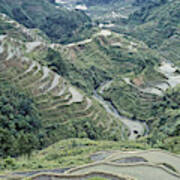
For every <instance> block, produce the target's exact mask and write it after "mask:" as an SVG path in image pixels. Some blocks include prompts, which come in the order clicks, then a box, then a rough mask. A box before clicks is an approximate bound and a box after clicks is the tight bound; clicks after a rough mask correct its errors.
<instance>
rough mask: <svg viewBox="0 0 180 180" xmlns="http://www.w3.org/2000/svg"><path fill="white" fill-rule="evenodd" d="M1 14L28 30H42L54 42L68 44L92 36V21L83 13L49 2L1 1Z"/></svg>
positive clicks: (44, 0) (43, 0) (33, 0)
mask: <svg viewBox="0 0 180 180" xmlns="http://www.w3.org/2000/svg"><path fill="white" fill-rule="evenodd" d="M0 12H1V13H5V14H7V15H8V16H10V17H11V18H13V19H15V20H16V21H18V22H19V23H20V24H23V25H25V26H26V27H28V28H39V29H41V30H42V31H43V32H44V33H45V34H46V35H47V36H48V37H49V38H50V39H51V40H52V41H53V42H61V43H68V42H71V41H78V40H81V39H84V38H86V37H87V36H89V35H90V34H91V27H92V25H91V20H90V19H89V17H88V16H87V15H85V14H84V13H83V12H81V11H69V10H66V9H64V8H58V9H57V8H56V6H55V5H54V4H51V3H49V1H48V0H38V1H36V0H32V1H28V0H25V1H24V0H14V1H13V2H12V1H6V0H1V1H0Z"/></svg>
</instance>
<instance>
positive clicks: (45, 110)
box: [0, 15, 122, 147]
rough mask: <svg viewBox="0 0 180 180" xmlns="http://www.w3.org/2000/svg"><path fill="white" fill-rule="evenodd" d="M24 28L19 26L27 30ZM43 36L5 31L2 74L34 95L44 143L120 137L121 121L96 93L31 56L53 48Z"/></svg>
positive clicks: (3, 78)
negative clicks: (90, 94) (88, 93)
mask: <svg viewBox="0 0 180 180" xmlns="http://www.w3.org/2000/svg"><path fill="white" fill-rule="evenodd" d="M1 20H2V21H4V23H7V24H9V19H8V18H7V17H5V16H3V15H1ZM11 23H12V24H13V23H14V22H13V21H11ZM21 28H22V29H21ZM21 28H20V29H19V30H23V31H26V29H25V28H23V27H21ZM29 33H30V32H29ZM20 34H21V35H22V33H20ZM30 34H31V33H30ZM12 36H13V34H12ZM32 37H33V35H32ZM24 38H25V37H24ZM39 39H40V38H39ZM39 39H34V40H33V42H32V41H28V40H26V42H23V41H21V40H20V39H18V37H17V36H16V38H13V37H11V35H10V34H9V35H1V36H0V42H1V46H0V47H1V52H0V54H1V57H0V60H1V68H0V76H1V79H2V80H3V81H7V80H8V81H9V82H13V83H14V84H15V85H16V86H18V87H20V89H22V90H23V91H26V92H28V93H29V95H30V96H31V97H33V99H34V102H35V104H36V106H37V109H38V111H39V113H40V116H41V117H40V118H41V123H42V127H41V130H42V131H43V132H44V133H43V134H42V137H41V138H42V147H43V146H47V145H48V144H52V143H53V142H55V141H57V140H59V139H65V138H70V137H88V138H91V139H114V140H120V139H121V137H122V133H121V121H119V120H117V119H116V118H115V117H113V116H111V115H110V114H108V113H107V112H106V111H105V109H104V108H103V107H102V106H101V105H100V104H99V103H98V102H97V101H96V100H94V99H93V98H92V97H88V96H86V94H85V93H84V92H82V91H81V90H78V89H77V88H75V87H73V86H72V85H71V84H70V83H69V82H68V81H66V80H65V79H64V78H63V77H62V76H60V75H58V74H57V73H55V72H54V71H52V70H51V69H49V68H48V67H46V66H44V65H42V64H41V63H43V61H42V60H40V59H39V62H38V61H35V60H33V59H31V57H32V56H31V53H32V52H34V51H33V50H34V49H36V51H37V50H38V49H39V48H40V49H39V52H41V53H43V52H45V50H46V49H48V48H50V47H48V46H50V44H49V45H48V44H45V43H44V42H41V41H39ZM102 134H104V135H103V137H102Z"/></svg>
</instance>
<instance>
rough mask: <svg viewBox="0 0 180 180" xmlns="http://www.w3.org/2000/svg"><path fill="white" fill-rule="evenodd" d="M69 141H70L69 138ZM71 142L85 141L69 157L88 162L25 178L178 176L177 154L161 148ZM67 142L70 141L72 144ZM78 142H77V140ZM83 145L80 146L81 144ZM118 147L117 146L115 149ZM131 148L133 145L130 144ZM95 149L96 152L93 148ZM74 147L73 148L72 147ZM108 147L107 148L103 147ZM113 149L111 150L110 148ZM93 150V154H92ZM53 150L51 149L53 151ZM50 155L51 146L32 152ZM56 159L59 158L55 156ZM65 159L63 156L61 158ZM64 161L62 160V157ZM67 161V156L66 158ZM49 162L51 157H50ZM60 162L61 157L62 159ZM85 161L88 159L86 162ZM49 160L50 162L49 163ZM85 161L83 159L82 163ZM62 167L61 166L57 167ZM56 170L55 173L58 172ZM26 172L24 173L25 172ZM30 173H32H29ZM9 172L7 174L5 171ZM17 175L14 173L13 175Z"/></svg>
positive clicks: (150, 179) (63, 179) (56, 145)
mask: <svg viewBox="0 0 180 180" xmlns="http://www.w3.org/2000/svg"><path fill="white" fill-rule="evenodd" d="M69 142H70V141H69ZM72 142H74V143H76V145H78V144H79V143H80V144H81V145H82V144H84V143H85V144H86V143H87V142H88V143H89V145H87V144H86V146H89V148H88V149H87V147H85V146H84V147H81V153H82V151H84V152H83V153H82V154H81V153H80V154H79V153H77V154H74V153H73V154H74V155H75V156H73V155H70V156H71V158H73V159H74V160H75V159H76V156H77V157H78V156H79V155H80V156H83V157H84V159H86V158H87V157H89V159H91V162H92V163H90V164H86V165H83V166H79V167H76V168H70V169H64V172H60V171H61V169H56V170H54V171H55V172H56V173H52V172H51V171H53V170H50V169H49V172H48V170H47V171H46V173H45V172H43V171H42V172H41V173H39V174H38V172H35V171H34V174H35V175H32V176H31V175H30V176H28V177H29V179H35V180H40V179H43V178H44V179H53V178H56V179H62V180H65V179H77V180H79V179H88V180H89V179H90V178H92V177H94V178H97V177H99V178H100V177H101V178H105V179H108V180H109V179H110V180H111V179H117V180H118V179H125V180H126V179H128V180H130V179H131V180H134V179H137V180H141V179H142V180H144V179H147V180H152V179H155V180H156V179H157V180H158V179H159V178H164V179H165V180H166V179H167V180H171V179H172V180H176V179H179V177H180V167H179V159H180V156H178V155H175V154H171V153H169V152H167V151H162V150H134V151H120V150H119V149H121V147H122V144H121V145H118V143H115V142H110V141H109V143H110V144H109V145H108V144H107V143H108V142H93V141H91V142H90V141H89V140H83V141H81V142H80V141H79V140H77V139H76V140H75V139H73V140H72ZM72 142H71V143H72ZM78 142H79V143H78ZM62 143H63V142H62ZM62 143H59V144H55V145H53V147H51V148H53V149H54V150H55V149H56V150H58V148H59V147H62V146H66V145H63V144H62ZM85 144H84V145H85ZM90 144H91V145H92V144H94V147H90V146H91V145H90ZM118 146H119V148H118ZM132 147H133V146H132ZM71 148H72V149H71V150H72V152H75V151H77V149H76V147H71ZM96 148H98V149H99V150H100V151H97V150H95V149H96ZM75 149H76V150H75ZM106 149H109V150H106ZM113 149H114V150H113ZM92 152H95V153H92ZM54 153H55V152H54ZM50 155H51V156H52V151H51V149H50V148H49V149H47V150H46V151H42V152H40V154H39V158H38V155H35V156H36V157H37V158H38V161H39V160H40V161H42V160H43V159H44V161H45V159H46V161H47V158H45V156H46V157H47V156H50ZM70 156H67V157H66V160H68V159H69V157H70ZM58 158H60V157H59V156H58ZM64 158H65V157H64ZM64 160H65V159H64ZM69 160H70V159H69ZM51 161H52V160H51ZM62 161H63V160H62ZM79 161H81V160H78V159H76V163H78V162H79ZM88 162H89V161H88ZM51 163H52V162H51ZM64 163H67V161H64ZM86 163H87V162H86ZM61 167H62V166H61ZM58 171H59V172H58ZM27 173H28V172H27ZM27 173H26V172H24V173H23V172H21V174H22V175H21V176H20V173H19V178H23V174H24V175H25V174H27ZM30 173H33V171H32V172H30ZM9 175H10V174H9ZM16 176H17V174H14V177H16ZM17 177H18V176H17Z"/></svg>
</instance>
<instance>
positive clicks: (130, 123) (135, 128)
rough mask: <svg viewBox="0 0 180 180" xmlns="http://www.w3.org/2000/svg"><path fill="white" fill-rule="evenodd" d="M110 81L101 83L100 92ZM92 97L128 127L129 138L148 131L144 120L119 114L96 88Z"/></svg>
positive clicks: (133, 138) (134, 137)
mask: <svg viewBox="0 0 180 180" xmlns="http://www.w3.org/2000/svg"><path fill="white" fill-rule="evenodd" d="M111 83H112V81H107V82H106V83H103V85H102V86H100V87H99V89H100V93H101V94H102V93H103V91H104V89H105V88H107V87H108V86H110V84H111ZM93 97H94V98H95V99H96V100H97V101H98V102H99V103H101V104H102V105H103V107H104V108H105V110H106V111H107V112H108V113H110V114H111V115H113V116H114V117H115V118H118V119H119V120H120V121H121V122H122V123H123V124H124V125H125V126H126V127H127V128H128V129H129V131H130V135H129V140H135V139H136V138H137V137H139V136H143V135H144V134H145V133H146V132H148V127H147V124H146V123H145V122H140V121H138V120H133V119H130V118H127V117H125V116H121V115H120V113H119V112H118V110H117V109H116V107H115V106H114V105H113V104H112V103H111V102H109V101H107V100H104V99H103V97H102V96H100V95H99V94H98V92H97V89H96V90H94V96H93Z"/></svg>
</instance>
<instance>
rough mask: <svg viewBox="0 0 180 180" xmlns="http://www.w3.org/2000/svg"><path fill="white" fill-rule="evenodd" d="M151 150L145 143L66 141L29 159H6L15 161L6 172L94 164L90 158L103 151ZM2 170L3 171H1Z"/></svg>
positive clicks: (34, 154) (36, 152)
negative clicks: (93, 154)
mask: <svg viewBox="0 0 180 180" xmlns="http://www.w3.org/2000/svg"><path fill="white" fill-rule="evenodd" d="M148 148H150V147H149V146H148V145H147V144H146V143H144V142H143V141H140V140H139V141H138V142H114V141H92V140H89V139H66V140H62V141H59V142H57V143H55V144H53V145H51V146H49V147H48V148H45V149H43V150H41V151H34V153H33V154H32V155H31V157H30V158H29V159H27V157H25V156H20V157H18V158H16V159H11V158H8V159H4V160H3V161H1V162H2V163H6V161H7V160H9V159H10V160H11V161H13V163H12V164H13V165H12V166H11V164H9V165H8V166H7V167H6V170H10V171H12V170H18V171H19V170H24V171H26V170H38V169H54V168H57V167H59V168H63V167H76V166H78V165H84V164H87V163H90V162H93V161H92V160H91V158H90V156H91V154H92V153H95V152H97V151H101V150H103V151H104V150H133V149H143V150H145V149H148ZM1 170H2V169H1Z"/></svg>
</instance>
